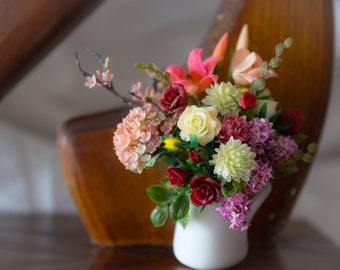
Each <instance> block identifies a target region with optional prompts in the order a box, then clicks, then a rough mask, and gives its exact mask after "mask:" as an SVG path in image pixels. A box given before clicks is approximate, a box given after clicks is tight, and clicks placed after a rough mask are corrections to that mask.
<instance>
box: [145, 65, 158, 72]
mask: <svg viewBox="0 0 340 270" xmlns="http://www.w3.org/2000/svg"><path fill="white" fill-rule="evenodd" d="M147 69H148V70H150V71H151V72H156V71H157V70H156V68H155V65H154V64H148V65H147Z"/></svg>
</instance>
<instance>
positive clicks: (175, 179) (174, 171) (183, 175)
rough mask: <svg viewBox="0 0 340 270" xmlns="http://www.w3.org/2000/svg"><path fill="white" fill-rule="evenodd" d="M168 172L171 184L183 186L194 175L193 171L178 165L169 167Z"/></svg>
mask: <svg viewBox="0 0 340 270" xmlns="http://www.w3.org/2000/svg"><path fill="white" fill-rule="evenodd" d="M166 172H167V173H168V178H169V182H170V184H171V185H177V186H178V187H180V186H182V185H183V184H184V183H185V182H187V181H188V180H189V179H190V178H191V176H192V171H190V170H186V169H182V168H178V167H168V169H167V170H166Z"/></svg>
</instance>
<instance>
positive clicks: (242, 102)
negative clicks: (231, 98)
mask: <svg viewBox="0 0 340 270" xmlns="http://www.w3.org/2000/svg"><path fill="white" fill-rule="evenodd" d="M238 105H239V106H240V107H241V108H242V109H243V110H247V109H250V108H252V107H254V106H255V105H256V96H255V95H253V94H252V93H250V92H249V91H247V92H245V93H244V94H243V96H242V97H241V98H240V99H239V100H238Z"/></svg>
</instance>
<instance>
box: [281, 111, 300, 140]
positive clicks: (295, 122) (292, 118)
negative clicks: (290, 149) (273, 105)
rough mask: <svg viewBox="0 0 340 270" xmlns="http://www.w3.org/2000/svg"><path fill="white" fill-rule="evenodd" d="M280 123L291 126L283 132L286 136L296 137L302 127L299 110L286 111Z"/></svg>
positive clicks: (282, 114)
mask: <svg viewBox="0 0 340 270" xmlns="http://www.w3.org/2000/svg"><path fill="white" fill-rule="evenodd" d="M278 121H279V122H280V123H286V124H289V128H288V129H286V130H283V131H282V132H283V133H284V134H286V135H295V134H297V133H298V132H299V129H300V126H301V118H300V114H299V111H298V110H286V111H284V112H282V113H281V115H280V116H279V119H278Z"/></svg>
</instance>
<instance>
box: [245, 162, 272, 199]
mask: <svg viewBox="0 0 340 270" xmlns="http://www.w3.org/2000/svg"><path fill="white" fill-rule="evenodd" d="M271 178H273V167H272V166H271V164H270V163H268V162H263V161H262V160H257V161H256V168H255V169H254V170H252V172H251V175H250V180H249V182H248V183H247V185H246V186H245V193H246V194H248V195H249V196H252V195H253V194H255V193H257V192H259V191H261V190H262V188H263V187H264V186H265V185H267V184H268V182H269V180H270V179H271Z"/></svg>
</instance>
